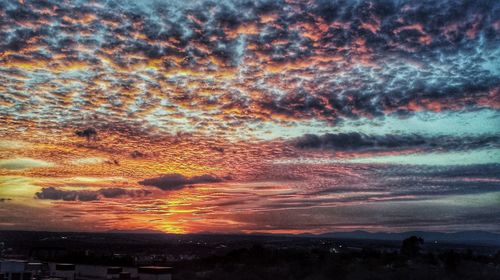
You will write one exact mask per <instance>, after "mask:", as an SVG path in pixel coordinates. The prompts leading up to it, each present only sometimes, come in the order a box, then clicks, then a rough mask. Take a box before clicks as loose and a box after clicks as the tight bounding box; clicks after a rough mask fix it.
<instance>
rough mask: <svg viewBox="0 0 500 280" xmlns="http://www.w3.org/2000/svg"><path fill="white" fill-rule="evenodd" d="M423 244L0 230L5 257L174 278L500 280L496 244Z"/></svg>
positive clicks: (427, 242)
mask: <svg viewBox="0 0 500 280" xmlns="http://www.w3.org/2000/svg"><path fill="white" fill-rule="evenodd" d="M415 240H416V239H415ZM421 241H423V243H421V242H420V241H419V242H417V243H418V244H410V245H409V247H408V244H407V245H405V246H406V247H405V246H402V241H401V240H370V239H348V238H332V237H318V236H315V237H312V236H274V235H271V236H255V235H166V234H139V233H50V232H19V231H3V232H0V246H1V248H0V249H1V254H2V257H3V258H16V259H28V260H38V261H56V262H66V263H67V262H71V263H88V264H101V265H110V266H111V265H119V266H139V265H166V266H172V267H174V275H173V276H174V277H173V279H500V247H498V246H497V245H494V244H493V245H491V244H474V245H473V244H470V243H469V244H457V243H447V242H442V241H439V242H437V241H432V240H427V241H426V240H421ZM403 247H405V249H403V250H401V249H402V248H403Z"/></svg>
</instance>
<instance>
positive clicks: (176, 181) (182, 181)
mask: <svg viewBox="0 0 500 280" xmlns="http://www.w3.org/2000/svg"><path fill="white" fill-rule="evenodd" d="M219 182H222V179H221V178H219V177H217V176H214V175H210V174H204V175H200V176H193V177H186V176H184V175H181V174H176V173H174V174H166V175H162V176H160V177H156V178H151V179H145V180H142V181H140V182H139V184H141V185H145V186H153V187H157V188H160V189H162V190H178V189H182V188H184V187H185V186H187V185H195V184H204V183H219Z"/></svg>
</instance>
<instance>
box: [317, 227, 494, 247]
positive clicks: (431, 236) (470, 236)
mask: <svg viewBox="0 0 500 280" xmlns="http://www.w3.org/2000/svg"><path fill="white" fill-rule="evenodd" d="M412 235H415V236H418V237H422V238H423V239H424V240H425V242H434V241H438V242H445V243H457V244H477V245H498V246H500V234H498V233H492V232H487V231H460V232H452V233H445V232H429V231H408V232H400V233H391V232H373V233H372V232H367V231H361V230H358V231H350V232H329V233H324V234H320V235H316V236H319V237H328V238H343V239H371V240H394V241H400V240H403V239H405V238H408V237H410V236H412Z"/></svg>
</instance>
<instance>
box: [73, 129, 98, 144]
mask: <svg viewBox="0 0 500 280" xmlns="http://www.w3.org/2000/svg"><path fill="white" fill-rule="evenodd" d="M75 135H76V136H78V137H84V138H86V139H87V141H90V140H96V138H97V130H96V129H95V128H93V127H89V128H86V129H83V130H77V131H75Z"/></svg>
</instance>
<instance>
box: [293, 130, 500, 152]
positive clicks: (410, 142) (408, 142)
mask: <svg viewBox="0 0 500 280" xmlns="http://www.w3.org/2000/svg"><path fill="white" fill-rule="evenodd" d="M292 143H293V145H294V146H295V147H297V148H300V149H328V150H335V151H359V150H374V151H378V150H398V149H413V148H417V149H424V150H445V151H446V150H467V149H477V148H488V147H498V146H500V137H499V136H497V135H482V136H475V137H472V136H463V137H456V136H422V135H416V134H411V135H393V134H386V135H367V134H363V133H357V132H352V133H338V134H331V133H327V134H323V135H314V134H306V135H303V136H302V137H299V138H297V139H294V140H293V141H292Z"/></svg>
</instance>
